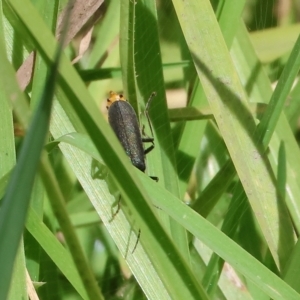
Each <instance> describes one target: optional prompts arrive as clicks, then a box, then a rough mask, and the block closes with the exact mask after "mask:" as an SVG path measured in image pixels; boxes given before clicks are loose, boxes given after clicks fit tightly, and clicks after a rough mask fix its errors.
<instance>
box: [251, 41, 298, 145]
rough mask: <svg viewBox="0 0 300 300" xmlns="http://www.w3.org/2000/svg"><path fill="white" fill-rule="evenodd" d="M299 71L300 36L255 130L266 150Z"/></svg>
mask: <svg viewBox="0 0 300 300" xmlns="http://www.w3.org/2000/svg"><path fill="white" fill-rule="evenodd" d="M299 69H300V35H299V37H298V39H297V41H296V43H295V45H294V48H293V50H292V53H291V55H290V57H289V60H288V62H287V63H286V65H285V67H284V70H283V72H282V74H281V76H280V79H279V81H278V83H277V85H276V88H275V91H274V93H273V94H272V98H271V100H270V102H269V105H268V107H267V110H266V112H265V113H264V116H263V118H262V120H261V122H260V124H259V126H258V128H257V132H256V134H257V137H258V141H259V142H260V143H262V144H263V146H264V147H265V148H267V146H268V144H269V142H270V140H271V137H272V135H273V133H274V130H275V127H276V125H277V123H278V119H279V116H280V114H281V112H282V110H283V106H284V104H285V101H286V99H287V96H288V94H289V92H290V90H291V88H292V85H293V83H294V82H295V79H296V76H297V75H298V72H299Z"/></svg>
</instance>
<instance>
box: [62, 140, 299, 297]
mask: <svg viewBox="0 0 300 300" xmlns="http://www.w3.org/2000/svg"><path fill="white" fill-rule="evenodd" d="M77 136H78V138H79V139H81V135H77V134H74V135H73V137H74V138H76V137H77ZM62 140H63V142H64V143H71V144H72V145H76V147H77V145H78V144H77V142H74V141H72V139H69V138H67V139H62ZM84 141H85V145H86V148H85V151H86V152H87V153H88V154H89V155H90V156H91V157H94V158H96V159H97V160H99V161H101V158H100V157H99V155H98V151H97V149H96V148H95V147H94V146H93V145H92V142H91V141H89V142H88V140H87V139H85V138H84ZM80 148H81V149H84V148H83V147H80ZM136 172H137V173H138V171H136ZM142 175H143V174H142ZM141 179H142V182H143V183H144V184H145V187H146V189H147V190H148V192H149V193H150V192H151V199H152V201H153V204H154V205H155V206H157V207H159V208H160V209H163V210H164V211H166V212H167V213H168V214H169V215H170V216H172V217H173V218H174V219H176V220H177V221H178V222H180V223H181V224H182V225H183V226H184V227H185V228H186V229H188V230H189V231H190V232H191V233H192V234H193V235H195V236H196V237H197V238H198V239H200V240H201V241H203V242H204V243H205V244H206V245H208V246H209V247H210V248H211V249H212V250H213V251H214V252H216V253H217V254H218V255H219V256H220V257H222V258H223V259H224V260H225V261H227V262H229V263H230V264H231V265H232V266H234V267H235V268H236V270H237V271H239V272H241V273H242V274H243V275H244V276H246V277H247V278H249V279H250V280H251V281H253V282H254V283H255V285H257V286H258V287H259V288H260V289H262V290H263V291H264V292H266V293H267V294H268V295H269V296H270V297H273V298H274V299H282V298H287V299H292V298H293V299H297V297H299V294H297V293H295V291H293V289H291V288H290V287H289V286H288V285H287V284H285V283H284V282H283V281H282V280H281V279H280V278H279V277H278V276H276V275H275V274H274V273H273V272H271V271H270V270H268V269H267V268H266V267H265V266H263V265H262V264H261V263H260V262H258V261H257V260H256V259H255V258H254V257H253V256H251V255H250V254H249V253H247V252H246V251H245V250H243V249H242V248H241V247H240V246H238V245H237V244H236V243H235V242H233V241H232V240H231V239H229V238H228V237H227V236H225V235H224V234H223V233H222V232H220V231H219V230H218V229H217V228H215V227H214V226H213V225H212V224H210V223H209V222H208V221H207V220H205V219H204V218H202V217H200V216H199V215H198V214H196V213H195V212H194V211H193V210H192V209H190V208H189V207H188V206H186V205H184V204H182V203H181V202H180V201H178V199H176V197H174V196H172V195H171V194H170V193H169V192H168V191H166V190H165V189H163V188H162V187H159V188H158V187H157V185H156V184H155V183H154V182H153V181H151V180H150V179H149V178H148V177H147V176H146V175H143V176H141ZM236 204H237V203H235V204H232V205H233V206H235V211H234V212H233V213H235V214H238V213H239V211H240V208H239V207H238V205H236ZM242 210H243V209H242ZM228 221H229V222H235V218H230V219H229V220H228ZM226 228H227V229H226V230H230V229H231V228H232V226H231V225H230V224H229V223H228V224H227V225H226ZM261 278H264V280H261ZM289 297H291V298H289Z"/></svg>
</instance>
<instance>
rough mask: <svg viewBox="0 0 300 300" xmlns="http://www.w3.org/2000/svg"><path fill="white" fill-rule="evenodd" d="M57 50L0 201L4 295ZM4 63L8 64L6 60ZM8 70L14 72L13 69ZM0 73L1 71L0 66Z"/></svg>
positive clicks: (0, 291)
mask: <svg viewBox="0 0 300 300" xmlns="http://www.w3.org/2000/svg"><path fill="white" fill-rule="evenodd" d="M2 49H3V48H2ZM60 52H61V50H60V51H58V52H57V55H56V58H55V62H54V64H53V65H52V68H51V71H50V73H49V77H48V79H47V82H46V86H47V89H45V90H44V93H43V95H42V96H41V99H40V103H39V105H38V108H37V110H36V113H35V115H34V117H33V119H32V122H31V125H30V127H29V129H28V134H27V135H26V137H25V139H24V142H23V145H22V150H21V151H20V155H19V160H18V162H17V165H16V167H15V169H14V171H13V173H12V176H11V178H10V181H9V183H8V187H7V191H6V195H5V197H4V199H3V202H2V208H1V211H0V240H1V245H0V264H1V266H2V268H3V272H4V274H5V276H3V277H2V279H1V281H0V298H3V299H5V298H6V295H7V292H8V289H9V285H10V280H11V274H12V268H13V265H14V260H15V256H16V252H17V248H18V245H19V243H20V239H21V235H22V232H23V229H24V224H25V218H26V215H27V210H28V206H29V200H30V194H31V190H32V186H33V182H34V178H35V174H36V171H37V168H38V164H39V160H40V154H41V152H42V149H43V146H44V141H45V138H46V135H47V132H48V126H49V120H50V113H51V105H52V98H53V95H54V88H55V79H56V75H57V67H58V62H59V57H60ZM2 54H3V55H2V56H3V57H6V55H5V54H4V53H2ZM6 64H9V63H8V61H7V62H6ZM6 68H7V66H6ZM10 72H11V73H13V71H12V69H11V70H10ZM1 73H2V74H4V73H3V70H1ZM3 89H5V87H3Z"/></svg>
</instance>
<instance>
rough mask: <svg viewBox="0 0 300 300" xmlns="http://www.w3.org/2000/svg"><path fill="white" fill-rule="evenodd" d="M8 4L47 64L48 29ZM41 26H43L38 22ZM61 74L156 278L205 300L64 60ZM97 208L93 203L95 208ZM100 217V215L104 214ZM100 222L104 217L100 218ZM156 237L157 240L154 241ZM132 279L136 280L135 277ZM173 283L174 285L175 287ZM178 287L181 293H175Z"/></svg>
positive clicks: (25, 8)
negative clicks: (130, 216) (134, 224)
mask: <svg viewBox="0 0 300 300" xmlns="http://www.w3.org/2000/svg"><path fill="white" fill-rule="evenodd" d="M10 3H11V5H12V6H13V8H14V9H15V11H16V12H17V13H18V15H19V17H20V18H21V19H22V20H23V22H24V24H26V26H27V27H28V29H29V31H30V33H31V34H32V36H33V37H34V39H35V42H36V43H37V46H38V47H39V49H40V50H41V54H42V55H43V56H44V57H45V59H46V60H50V59H51V57H52V55H53V51H54V47H55V42H54V39H53V37H52V36H51V34H49V32H48V31H47V28H45V27H44V26H42V25H41V26H40V27H39V28H36V26H34V22H33V20H40V17H39V15H37V13H36V12H35V10H34V9H33V8H32V6H31V5H30V3H29V2H26V5H25V3H24V2H23V3H22V5H21V4H20V3H19V2H18V1H16V0H12V1H10ZM40 23H41V24H43V22H42V21H41V20H40ZM60 72H61V73H60V74H61V76H62V80H61V84H62V87H63V88H64V91H65V93H67V94H68V96H69V97H70V98H71V99H72V101H71V104H72V105H73V107H74V109H75V111H76V113H77V114H78V116H79V117H80V118H81V120H82V121H83V122H82V123H83V124H84V125H85V129H86V130H87V132H88V133H89V135H90V136H91V138H92V139H93V141H94V143H95V145H96V146H97V149H98V151H99V152H100V153H101V155H102V157H103V159H104V161H105V162H106V164H107V166H108V167H109V169H110V174H111V175H113V180H114V181H115V182H116V183H117V186H118V189H119V190H120V192H121V194H122V199H124V201H125V202H126V204H127V205H128V208H129V209H130V211H131V212H132V214H133V215H134V219H135V222H137V224H138V227H139V228H140V229H141V231H142V232H143V235H142V237H141V243H142V244H143V245H144V247H145V249H146V250H147V253H148V254H149V257H150V258H151V260H152V263H153V264H154V266H155V268H156V269H157V270H159V272H158V274H159V278H160V279H161V280H163V283H164V284H165V285H166V287H167V289H168V290H169V292H170V293H171V294H172V297H175V296H176V297H178V299H182V298H189V297H193V298H195V297H196V298H197V297H200V298H206V297H205V293H204V292H203V290H202V289H201V287H200V286H199V284H198V283H197V281H196V279H195V278H194V276H193V275H192V273H191V271H190V270H189V268H188V267H187V264H186V262H185V260H184V259H183V258H182V257H181V255H180V254H179V253H178V250H177V249H176V248H175V247H174V245H173V243H172V242H171V241H170V238H169V237H168V235H167V234H166V233H165V231H164V229H163V227H162V226H161V225H160V223H159V222H158V221H157V218H156V215H155V214H154V212H153V211H152V208H151V207H150V206H149V204H147V202H146V200H145V199H146V198H147V196H146V194H145V193H144V190H143V187H142V186H141V185H140V183H139V179H138V177H137V176H133V175H132V172H131V170H132V165H130V163H129V162H128V158H127V157H126V155H125V153H123V151H122V148H121V146H120V145H119V143H118V141H117V139H116V138H115V136H114V135H113V134H112V133H111V129H110V128H109V127H108V125H107V123H106V122H105V121H104V119H103V118H102V117H101V115H99V114H98V113H97V108H96V107H95V104H94V102H93V100H92V99H91V97H90V96H89V94H88V93H87V91H86V88H85V86H84V84H83V82H82V81H81V80H80V78H79V76H78V75H77V73H76V72H75V71H74V69H73V68H72V67H71V65H70V63H69V62H67V61H66V60H65V59H63V60H62V64H61V69H60ZM62 103H63V102H62ZM63 104H64V103H63ZM108 133H109V134H108ZM109 204H110V203H109ZM97 205H98V204H96V203H95V206H97ZM99 213H101V214H103V212H99ZM106 217H107V216H106ZM101 218H105V217H104V216H102V215H101ZM106 225H107V224H106ZM147 234H148V235H147ZM158 234H159V237H160V239H158V238H157V235H158ZM146 236H147V237H148V238H147V240H146V238H144V237H146ZM162 241H164V243H162ZM162 262H163V263H162ZM179 270H180V271H179ZM135 275H137V276H138V274H135ZM175 282H176V283H177V284H174V283H175ZM178 286H180V289H179V288H178V290H177V287H178ZM176 292H177V293H176ZM179 292H180V293H179Z"/></svg>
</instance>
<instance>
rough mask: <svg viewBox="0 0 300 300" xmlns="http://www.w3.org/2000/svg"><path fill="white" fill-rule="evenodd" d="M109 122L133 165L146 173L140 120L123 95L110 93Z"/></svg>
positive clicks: (108, 105) (108, 100)
mask: <svg viewBox="0 0 300 300" xmlns="http://www.w3.org/2000/svg"><path fill="white" fill-rule="evenodd" d="M107 109H108V122H109V124H110V126H111V127H112V129H113V130H114V132H115V134H116V136H117V138H118V139H119V141H120V143H121V144H122V146H123V148H124V150H125V152H126V154H127V155H128V156H129V158H130V160H131V162H132V164H133V165H134V166H135V167H136V168H138V169H140V170H141V171H142V172H145V169H146V164H145V152H144V148H143V139H142V136H141V132H140V128H139V124H138V120H137V116H136V113H135V111H134V109H133V107H132V106H131V105H130V104H129V103H128V102H127V101H126V100H125V98H124V97H123V96H122V95H118V94H116V93H114V92H110V98H109V99H107Z"/></svg>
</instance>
